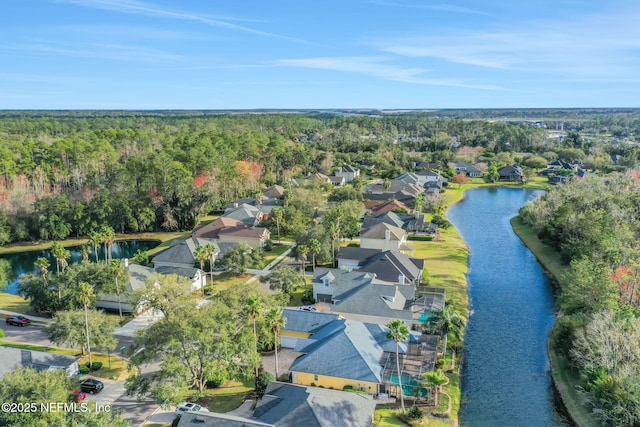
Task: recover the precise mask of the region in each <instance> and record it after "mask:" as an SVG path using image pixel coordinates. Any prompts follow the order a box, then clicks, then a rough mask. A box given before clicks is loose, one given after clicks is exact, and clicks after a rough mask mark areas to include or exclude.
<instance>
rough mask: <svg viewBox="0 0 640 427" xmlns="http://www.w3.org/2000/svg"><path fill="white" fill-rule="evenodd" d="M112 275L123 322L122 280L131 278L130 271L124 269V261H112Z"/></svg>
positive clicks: (119, 312)
mask: <svg viewBox="0 0 640 427" xmlns="http://www.w3.org/2000/svg"><path fill="white" fill-rule="evenodd" d="M110 266H111V274H112V275H113V279H114V281H115V285H116V295H117V296H118V314H119V315H120V320H122V301H121V298H122V288H121V286H120V279H123V278H127V277H128V276H129V274H128V271H127V270H126V269H125V268H124V265H123V264H122V261H120V260H116V259H114V260H113V261H111V264H110Z"/></svg>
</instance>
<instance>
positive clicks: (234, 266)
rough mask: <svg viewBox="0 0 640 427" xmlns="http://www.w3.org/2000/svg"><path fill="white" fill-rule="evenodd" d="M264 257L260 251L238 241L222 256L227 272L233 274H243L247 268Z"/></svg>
mask: <svg viewBox="0 0 640 427" xmlns="http://www.w3.org/2000/svg"><path fill="white" fill-rule="evenodd" d="M263 258H264V256H263V254H262V252H261V251H260V250H258V249H253V248H252V247H251V246H249V245H247V244H246V243H240V244H239V245H238V246H236V247H235V248H233V249H231V250H230V251H229V252H227V254H226V255H225V257H224V261H225V263H226V264H227V267H228V269H229V272H231V273H232V274H235V275H240V274H244V272H245V271H246V270H247V268H250V267H251V266H255V265H257V264H259V263H260V262H261V261H262V259H263Z"/></svg>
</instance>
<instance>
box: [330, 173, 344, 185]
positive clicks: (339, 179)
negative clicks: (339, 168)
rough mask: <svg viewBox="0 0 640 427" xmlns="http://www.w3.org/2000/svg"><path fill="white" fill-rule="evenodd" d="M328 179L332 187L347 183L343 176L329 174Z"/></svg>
mask: <svg viewBox="0 0 640 427" xmlns="http://www.w3.org/2000/svg"><path fill="white" fill-rule="evenodd" d="M329 180H330V181H331V185H333V186H334V187H342V186H343V185H345V184H346V183H347V180H346V179H345V177H344V176H330V177H329Z"/></svg>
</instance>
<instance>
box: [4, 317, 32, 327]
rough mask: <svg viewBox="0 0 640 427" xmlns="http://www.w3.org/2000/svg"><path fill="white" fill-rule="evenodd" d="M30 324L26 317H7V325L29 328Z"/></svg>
mask: <svg viewBox="0 0 640 427" xmlns="http://www.w3.org/2000/svg"><path fill="white" fill-rule="evenodd" d="M29 323H31V320H29V319H27V318H26V317H24V316H11V317H7V325H14V326H27V325H28V324H29Z"/></svg>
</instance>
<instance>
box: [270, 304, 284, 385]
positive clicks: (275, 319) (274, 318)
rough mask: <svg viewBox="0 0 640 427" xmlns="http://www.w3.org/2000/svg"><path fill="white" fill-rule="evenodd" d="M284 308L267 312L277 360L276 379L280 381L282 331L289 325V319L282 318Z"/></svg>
mask: <svg viewBox="0 0 640 427" xmlns="http://www.w3.org/2000/svg"><path fill="white" fill-rule="evenodd" d="M282 313H283V311H282V308H280V307H274V308H272V309H270V310H269V311H268V312H267V324H268V325H269V327H270V328H271V332H272V333H273V349H274V355H275V359H276V379H278V343H279V342H280V330H281V329H282V328H284V327H285V326H286V324H287V318H286V317H282Z"/></svg>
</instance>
